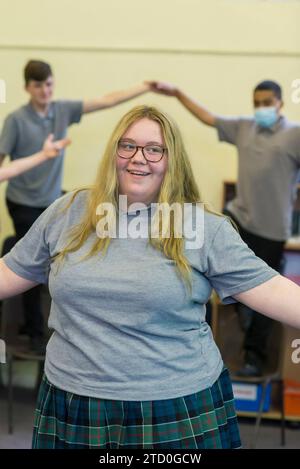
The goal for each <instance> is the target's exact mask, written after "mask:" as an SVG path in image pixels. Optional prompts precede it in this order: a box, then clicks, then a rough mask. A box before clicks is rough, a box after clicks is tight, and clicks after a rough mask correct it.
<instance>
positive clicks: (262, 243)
mask: <svg viewBox="0 0 300 469" xmlns="http://www.w3.org/2000/svg"><path fill="white" fill-rule="evenodd" d="M224 214H225V215H228V216H230V217H231V218H232V219H233V221H234V222H235V223H236V225H237V227H238V228H239V233H240V236H241V238H242V239H243V241H244V242H245V243H246V244H247V245H248V247H249V248H250V249H252V251H253V252H254V254H255V255H256V256H257V257H260V258H261V259H262V260H264V261H265V262H266V263H267V264H268V265H269V266H270V267H272V268H273V269H275V270H277V271H278V272H280V271H282V264H283V250H284V244H285V241H274V240H270V239H267V238H262V237H260V236H257V235H255V234H252V233H250V232H249V231H247V230H245V229H244V228H243V227H242V226H241V225H240V224H239V222H238V221H237V220H236V219H235V218H234V216H233V215H232V214H231V213H230V212H229V211H228V210H226V209H225V210H224ZM273 323H274V321H273V320H272V319H270V318H268V317H266V316H264V315H262V314H260V313H258V312H257V311H253V310H252V311H251V323H250V327H249V328H248V329H247V332H246V334H245V340H244V350H245V351H246V352H247V351H252V352H254V353H255V354H256V355H257V356H258V357H259V358H260V359H261V360H265V358H266V355H267V350H266V348H267V341H268V337H269V335H270V333H271V329H272V326H273Z"/></svg>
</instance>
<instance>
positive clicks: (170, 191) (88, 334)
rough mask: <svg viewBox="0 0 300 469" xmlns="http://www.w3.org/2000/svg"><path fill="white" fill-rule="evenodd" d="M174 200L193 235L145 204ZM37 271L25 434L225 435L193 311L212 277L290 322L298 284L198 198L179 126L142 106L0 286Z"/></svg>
mask: <svg viewBox="0 0 300 469" xmlns="http://www.w3.org/2000/svg"><path fill="white" fill-rule="evenodd" d="M119 196H123V198H124V197H125V196H127V202H128V206H127V208H125V209H124V205H122V206H119ZM122 200H123V199H122ZM174 203H177V204H178V205H177V207H178V206H179V207H189V208H191V206H192V207H193V208H194V209H195V210H194V211H193V212H190V213H189V215H188V216H186V217H185V218H184V224H189V223H190V222H191V221H192V222H193V226H194V225H195V226H196V231H195V234H196V236H197V233H198V232H201V236H200V239H201V243H199V246H196V245H193V244H189V243H188V241H191V239H192V237H190V239H189V240H188V239H187V237H183V236H181V237H180V236H179V231H180V230H178V226H177V224H176V223H175V222H176V217H175V215H174V216H170V217H169V219H168V223H167V225H168V228H169V232H168V230H166V226H164V229H163V223H164V222H165V220H163V219H162V218H161V216H157V213H158V207H159V205H155V204H165V205H166V204H167V205H168V206H170V205H171V204H174ZM114 210H115V212H114ZM114 213H115V214H117V216H116V217H115V219H114V215H113V214H114ZM178 213H180V211H178ZM198 215H199V217H198ZM197 217H198V218H197ZM103 220H105V223H102V222H103ZM113 221H116V222H117V223H116V225H117V229H116V230H115V231H114V227H113ZM110 224H111V226H108V225H110ZM124 226H125V227H126V228H128V230H127V235H124V233H125V231H126V230H124ZM134 228H135V229H134ZM152 228H153V230H152ZM149 233H150V235H149ZM152 234H153V236H152ZM138 235H139V236H138ZM46 282H49V289H50V293H51V296H52V308H51V313H50V318H49V327H50V328H52V329H53V331H54V332H53V334H52V336H51V338H50V341H49V343H48V346H47V354H46V363H45V376H44V378H43V382H42V384H41V389H40V393H39V397H38V403H37V409H36V414H35V424H34V435H33V447H34V448H120V449H121V448H122V449H123V448H131V449H133V448H134V449H136V448H145V449H147V448H148V449H149V448H155V449H164V448H165V449H172V448H175V449H177V448H238V447H240V445H241V442H240V437H239V431H238V426H237V419H236V415H235V410H234V401H233V395H232V388H231V383H230V378H229V374H228V371H227V369H226V368H225V367H224V364H223V361H222V358H221V356H220V353H219V350H218V348H217V346H216V344H215V342H214V340H213V337H212V333H211V330H210V328H209V327H208V325H207V323H206V322H205V304H206V302H207V300H208V299H209V297H210V294H211V291H212V288H215V289H216V291H217V292H218V294H219V295H220V297H221V298H222V300H223V301H225V302H233V301H235V300H238V301H241V302H244V303H245V304H247V305H249V306H251V307H255V308H256V309H257V310H259V311H260V312H262V313H264V314H266V315H268V316H270V317H272V318H274V319H277V320H282V321H284V322H286V323H289V324H292V325H293V326H296V327H300V306H299V305H300V288H299V287H298V286H296V285H295V284H294V283H292V282H290V281H289V280H287V279H285V278H283V277H281V276H280V275H279V274H278V273H277V272H276V271H274V270H273V269H271V268H270V267H268V266H267V264H265V263H264V262H263V261H262V260H260V259H258V258H257V257H255V255H254V254H253V252H252V251H250V250H249V248H248V247H247V246H246V244H244V243H243V241H242V240H241V238H240V236H239V235H238V233H237V232H236V231H235V229H234V228H233V227H232V225H231V224H230V223H229V222H228V220H227V219H226V218H225V217H223V216H219V215H217V214H213V213H210V212H208V211H207V210H203V208H202V206H201V204H200V195H199V192H198V189H197V185H196V183H195V180H194V177H193V174H192V170H191V166H190V162H189V159H188V157H187V154H186V151H185V148H184V145H183V142H182V138H181V135H180V132H179V130H178V128H177V126H176V125H175V124H174V122H172V120H171V119H170V118H169V117H168V116H167V115H165V114H164V113H163V112H160V111H158V110H157V109H156V108H152V107H146V106H140V107H137V108H134V109H133V110H132V111H130V112H128V113H127V114H126V115H125V116H124V117H123V118H122V119H121V121H120V122H119V123H118V125H117V126H116V128H115V130H114V132H113V134H112V136H111V138H110V140H109V142H108V145H107V148H106V151H105V153H104V155H103V159H102V161H101V164H100V168H99V172H98V175H97V177H96V181H95V183H94V185H93V186H92V187H91V188H89V189H86V190H80V191H77V192H74V193H73V194H68V195H66V196H64V197H62V198H60V199H58V200H57V201H56V202H55V203H54V204H52V205H51V206H50V207H49V208H48V209H47V210H46V211H45V212H44V213H43V214H42V215H41V217H40V218H39V219H38V220H37V221H36V223H35V224H34V225H33V227H32V228H31V230H30V231H29V232H28V234H26V236H25V237H24V238H23V239H22V240H21V241H20V242H19V243H18V244H17V245H16V246H15V247H14V249H13V250H12V251H11V252H10V253H9V254H7V255H6V256H5V257H4V258H3V259H2V260H1V261H0V297H1V298H5V297H8V296H10V295H14V294H16V293H20V292H22V291H25V290H27V289H29V288H32V287H34V286H35V285H37V284H38V283H46Z"/></svg>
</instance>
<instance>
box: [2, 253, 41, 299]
mask: <svg viewBox="0 0 300 469" xmlns="http://www.w3.org/2000/svg"><path fill="white" fill-rule="evenodd" d="M36 285H38V284H37V283H35V282H32V281H30V280H26V279H25V278H22V277H19V275H17V274H15V273H14V272H13V271H12V270H11V269H9V267H7V265H6V264H5V262H4V260H3V259H0V300H3V299H4V298H9V297H10V296H14V295H18V294H19V293H23V292H24V291H27V290H30V288H33V287H35V286H36Z"/></svg>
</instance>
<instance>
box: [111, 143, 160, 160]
mask: <svg viewBox="0 0 300 469" xmlns="http://www.w3.org/2000/svg"><path fill="white" fill-rule="evenodd" d="M119 143H121V142H119ZM119 143H118V146H119ZM132 145H133V144H132ZM134 146H135V152H134V153H133V155H131V156H128V157H126V156H121V155H120V153H119V148H118V149H117V153H118V156H119V157H120V158H123V159H124V160H131V158H133V157H134V156H135V155H136V154H137V152H138V151H139V148H140V149H141V150H142V153H143V157H144V158H145V160H146V161H150V163H159V162H160V161H161V160H162V159H163V157H164V155H165V151H166V150H167V148H166V147H161V146H160V145H145V146H143V147H142V146H141V145H134ZM151 146H157V147H159V148H161V149H162V151H163V153H162V155H161V157H160V158H159V160H155V161H153V160H150V159H149V158H147V156H146V155H145V153H144V148H146V147H151Z"/></svg>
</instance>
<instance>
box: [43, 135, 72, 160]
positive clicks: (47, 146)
mask: <svg viewBox="0 0 300 469" xmlns="http://www.w3.org/2000/svg"><path fill="white" fill-rule="evenodd" d="M53 139H54V135H53V134H50V135H48V137H47V138H46V140H45V141H44V145H43V150H42V151H43V152H44V154H45V156H46V157H47V158H56V157H57V156H59V155H60V152H61V150H62V149H63V148H65V147H66V146H67V145H69V144H70V143H71V140H70V139H68V138H63V139H61V140H55V141H53Z"/></svg>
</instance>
